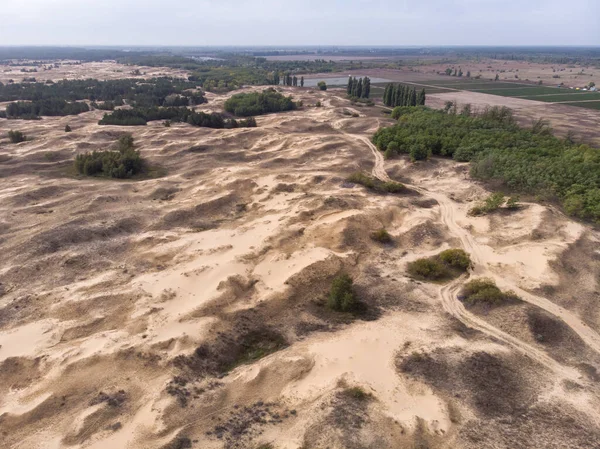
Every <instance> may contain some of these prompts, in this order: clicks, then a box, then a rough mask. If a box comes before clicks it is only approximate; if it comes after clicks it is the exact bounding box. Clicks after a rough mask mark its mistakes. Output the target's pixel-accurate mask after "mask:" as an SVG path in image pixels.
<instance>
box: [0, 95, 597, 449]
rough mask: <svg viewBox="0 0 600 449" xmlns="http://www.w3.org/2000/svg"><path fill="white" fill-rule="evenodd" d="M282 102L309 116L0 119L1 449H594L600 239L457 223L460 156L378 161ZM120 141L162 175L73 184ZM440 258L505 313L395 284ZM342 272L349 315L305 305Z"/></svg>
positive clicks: (545, 217) (357, 141)
mask: <svg viewBox="0 0 600 449" xmlns="http://www.w3.org/2000/svg"><path fill="white" fill-rule="evenodd" d="M289 92H290V93H293V94H294V96H295V97H297V98H299V99H302V100H303V102H304V107H303V108H302V109H300V110H298V111H294V112H289V113H282V114H272V115H268V116H263V117H259V118H258V119H257V121H258V128H255V129H235V130H211V129H206V128H192V127H189V126H187V125H184V124H174V125H173V126H172V127H171V128H165V127H163V126H162V125H161V124H160V123H152V124H150V125H148V126H146V127H134V128H127V129H123V128H120V127H100V126H98V125H97V124H96V123H97V120H98V119H99V117H100V116H101V113H100V112H98V111H93V112H89V113H85V114H82V115H80V116H78V117H76V118H73V117H71V118H48V119H44V120H42V121H40V122H24V121H19V122H17V121H10V122H8V121H6V120H0V135H2V136H4V135H5V133H6V131H7V130H8V129H21V130H23V131H24V132H25V133H26V134H28V135H30V136H31V137H32V138H33V140H31V141H28V142H24V143H21V144H17V145H11V144H9V143H8V141H7V140H6V139H5V138H4V137H3V138H2V140H0V210H1V213H0V245H1V246H0V248H1V253H2V255H3V257H2V259H1V261H0V282H1V284H0V434H1V435H2V447H6V448H23V449H29V448H65V447H72V448H99V449H100V448H102V449H104V448H132V449H137V448H140V449H142V448H143V449H147V448H184V447H190V446H189V445H188V443H189V444H191V445H192V446H191V447H194V448H222V447H225V448H255V447H258V446H259V444H261V443H266V442H271V443H272V444H273V445H274V447H276V448H289V449H296V448H300V447H303V448H413V447H419V448H425V447H430V448H437V447H440V448H498V447H510V448H514V447H520V448H540V447H544V448H595V447H599V445H598V441H600V413H599V412H598V410H600V388H599V383H598V382H599V381H600V374H598V372H597V370H598V368H600V337H599V335H598V333H599V332H600V307H598V299H599V298H598V289H599V287H598V279H599V276H600V254H599V253H598V247H599V243H600V236H599V235H598V232H596V231H594V230H593V229H591V228H589V227H587V226H586V225H582V224H579V223H575V222H573V221H571V220H569V219H567V218H565V217H564V216H563V215H562V214H560V213H559V212H558V211H556V210H554V209H553V208H549V207H545V206H541V205H537V204H526V205H525V206H524V207H523V208H521V209H519V210H518V211H516V212H512V213H511V214H510V215H501V214H500V215H495V216H491V217H478V218H472V217H469V216H468V215H467V211H468V209H469V207H470V206H471V205H472V202H473V201H476V200H479V199H481V198H483V197H484V196H485V195H486V192H485V190H484V189H483V188H481V187H480V186H478V185H476V184H474V183H473V182H471V181H470V180H468V179H466V177H465V174H464V173H465V168H466V167H465V166H464V165H463V164H457V163H454V162H452V161H448V160H432V161H428V162H423V163H419V164H410V163H409V162H407V161H405V160H396V161H385V162H384V160H383V158H382V157H381V154H380V153H379V152H378V151H377V150H376V149H375V148H374V147H373V146H372V145H371V144H370V141H369V137H370V135H371V134H372V133H373V132H374V131H375V130H376V129H377V128H378V127H379V126H382V125H385V124H386V123H387V121H388V119H386V118H385V117H386V116H385V115H382V114H381V110H380V109H379V108H366V107H364V108H362V107H360V108H357V107H354V106H351V105H350V104H349V103H348V102H347V101H346V100H342V99H340V98H338V97H336V96H335V95H336V94H335V92H325V93H321V92H316V91H309V90H292V89H289ZM209 99H210V102H209V103H208V104H207V105H202V109H204V110H207V111H208V110H219V109H221V108H222V103H223V101H224V100H225V96H217V95H210V98H209ZM318 100H320V101H321V103H322V104H323V106H322V107H319V108H317V107H313V105H314V104H315V103H316V102H317V101H318ZM345 111H346V112H352V111H357V112H359V114H360V117H358V118H351V117H349V116H348V115H345V114H344V112H345ZM66 123H69V124H70V125H71V127H72V128H73V132H72V133H64V132H62V130H63V129H64V126H65V124H66ZM126 131H130V132H132V133H133V135H134V137H135V140H136V144H137V146H138V148H139V149H140V151H141V153H142V155H143V156H144V157H145V158H147V159H148V160H149V161H150V162H151V163H152V164H153V165H154V166H157V167H161V168H162V169H163V170H164V171H166V173H165V174H164V176H162V177H160V178H156V179H147V180H140V181H115V180H104V179H95V178H86V179H76V178H74V177H72V176H70V175H69V173H70V172H69V170H70V166H71V160H72V158H73V156H74V155H75V154H76V153H78V152H81V151H91V150H94V149H104V148H109V147H110V146H111V145H113V144H114V142H115V141H116V140H117V138H118V137H119V136H120V135H122V134H123V133H124V132H126ZM356 170H364V171H366V172H372V173H373V175H374V176H377V177H378V178H380V179H382V180H387V179H390V178H391V179H395V180H398V181H401V182H404V183H405V184H406V185H407V186H409V188H410V190H409V192H408V193H405V194H402V195H377V194H374V193H370V192H368V191H366V190H364V189H363V188H362V187H360V186H353V185H352V184H349V183H347V182H345V178H346V177H347V175H348V174H350V173H351V172H353V171H356ZM382 227H385V228H386V229H387V230H388V231H389V232H390V233H391V234H392V235H393V236H394V239H395V243H394V244H393V245H381V244H378V243H376V242H374V241H372V240H371V239H370V237H369V234H370V233H371V232H372V231H374V230H377V229H379V228H382ZM449 247H462V248H464V249H465V250H467V251H468V252H469V253H470V254H471V256H472V258H473V260H474V262H475V268H474V271H473V273H471V274H470V276H487V277H492V278H494V279H495V280H496V281H497V282H498V284H499V285H500V286H502V287H503V288H506V289H513V290H515V291H516V292H517V293H518V294H519V295H521V296H522V298H523V300H524V301H523V302H522V303H519V304H514V305H510V306H506V307H500V308H497V309H492V310H465V309H464V307H463V306H462V304H461V303H460V302H459V301H458V300H457V299H456V294H457V291H458V289H459V288H460V285H461V283H462V282H464V281H465V279H462V278H461V279H459V280H457V281H454V282H452V283H449V284H446V285H437V284H427V283H421V282H415V281H414V280H411V279H409V278H408V277H407V276H406V273H405V269H406V263H407V262H409V261H412V260H414V259H416V258H418V257H423V256H429V255H432V254H436V253H437V252H439V251H440V250H442V249H445V248H449ZM342 271H344V272H347V273H350V274H351V275H352V276H353V278H354V280H355V287H356V290H357V292H358V293H359V295H360V297H361V299H362V301H363V303H364V310H363V313H361V314H360V315H358V316H350V315H345V314H338V313H334V312H332V311H329V310H328V309H327V308H326V307H325V306H324V301H325V298H326V295H327V291H328V289H329V286H330V283H331V280H332V279H333V277H334V276H335V275H336V274H338V273H340V272H342ZM574 280H575V281H576V282H574ZM267 353H271V354H270V355H267V356H266V357H263V358H260V360H258V361H253V360H255V359H257V358H259V357H260V356H261V355H264V354H267ZM357 386H360V387H361V388H362V389H363V390H364V392H365V393H366V395H363V394H360V393H356V390H353V389H352V388H353V387H357Z"/></svg>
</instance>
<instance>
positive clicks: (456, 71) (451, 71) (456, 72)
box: [445, 67, 471, 78]
mask: <svg viewBox="0 0 600 449" xmlns="http://www.w3.org/2000/svg"><path fill="white" fill-rule="evenodd" d="M445 73H446V75H448V76H458V77H462V76H463V71H462V69H461V68H460V67H459V68H456V67H448V68H447V69H446V70H445ZM467 78H471V72H470V71H467Z"/></svg>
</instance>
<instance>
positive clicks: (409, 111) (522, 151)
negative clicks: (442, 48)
mask: <svg viewBox="0 0 600 449" xmlns="http://www.w3.org/2000/svg"><path fill="white" fill-rule="evenodd" d="M393 115H394V117H397V118H401V120H399V121H398V123H397V124H396V125H393V126H391V127H387V128H382V129H380V130H379V131H377V133H375V135H374V136H373V143H374V144H375V145H377V147H378V148H379V149H380V150H381V151H386V153H387V156H393V154H394V153H407V154H410V156H411V158H412V159H413V160H417V159H425V158H427V157H428V156H429V155H432V154H433V155H439V156H446V157H452V158H454V159H455V160H457V161H464V162H466V161H470V162H471V175H472V176H474V177H475V178H478V179H482V180H494V181H496V182H501V183H502V184H504V185H505V186H506V187H508V188H510V189H512V190H514V191H517V192H524V193H530V194H533V195H539V196H541V197H543V198H547V199H558V200H559V201H560V202H561V204H562V205H563V207H564V208H565V210H566V212H567V213H569V214H570V215H573V216H576V217H581V218H585V219H590V220H593V221H596V222H600V148H596V147H590V146H588V145H581V144H577V143H574V142H573V141H572V140H570V139H559V138H557V137H555V136H553V135H552V132H551V129H550V128H549V126H547V124H546V123H545V122H543V121H539V122H536V123H535V125H534V126H533V127H532V128H527V129H526V128H521V127H519V126H518V125H517V124H516V120H515V119H514V116H513V114H512V111H511V110H510V109H508V108H506V107H502V108H500V107H492V108H487V109H485V110H484V111H482V112H481V113H479V114H477V115H475V114H473V113H472V112H471V108H470V107H468V106H466V107H463V108H462V110H461V111H460V112H459V111H457V108H456V107H455V105H452V104H451V105H449V106H448V107H446V108H445V109H444V110H432V109H429V108H422V107H419V108H415V107H399V108H396V109H395V110H394V112H393Z"/></svg>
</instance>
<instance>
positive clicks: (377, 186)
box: [348, 172, 406, 193]
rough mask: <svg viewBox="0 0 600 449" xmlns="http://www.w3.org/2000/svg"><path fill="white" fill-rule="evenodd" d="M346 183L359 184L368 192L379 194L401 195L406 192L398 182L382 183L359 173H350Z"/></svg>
mask: <svg viewBox="0 0 600 449" xmlns="http://www.w3.org/2000/svg"><path fill="white" fill-rule="evenodd" d="M348 182H351V183H354V184H360V185H362V186H364V187H366V188H368V189H370V190H374V191H376V192H379V193H402V192H405V191H406V187H405V186H404V185H403V184H400V183H399V182H394V181H387V182H383V181H380V180H379V179H377V178H374V177H371V176H369V175H365V174H364V173H361V172H356V173H352V174H351V175H350V176H349V177H348Z"/></svg>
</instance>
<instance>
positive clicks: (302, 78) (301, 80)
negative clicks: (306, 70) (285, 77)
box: [300, 76, 304, 87]
mask: <svg viewBox="0 0 600 449" xmlns="http://www.w3.org/2000/svg"><path fill="white" fill-rule="evenodd" d="M300 87H304V77H303V76H301V77H300Z"/></svg>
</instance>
